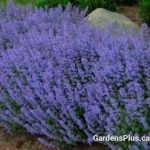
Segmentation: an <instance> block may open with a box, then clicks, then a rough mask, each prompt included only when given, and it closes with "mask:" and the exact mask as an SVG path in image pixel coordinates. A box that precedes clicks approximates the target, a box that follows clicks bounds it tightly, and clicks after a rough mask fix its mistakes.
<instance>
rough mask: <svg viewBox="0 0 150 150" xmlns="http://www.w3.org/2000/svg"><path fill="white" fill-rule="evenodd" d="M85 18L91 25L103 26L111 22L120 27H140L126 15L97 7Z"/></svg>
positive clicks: (128, 28) (137, 28) (136, 28)
mask: <svg viewBox="0 0 150 150" xmlns="http://www.w3.org/2000/svg"><path fill="white" fill-rule="evenodd" d="M87 19H88V21H89V22H90V23H91V24H92V25H94V26H99V27H103V28H104V27H106V26H107V25H109V24H111V23H112V24H115V26H116V25H117V26H118V27H120V28H121V29H127V30H130V29H135V30H139V29H140V27H139V26H138V25H137V24H136V23H134V22H133V21H131V20H130V19H129V18H128V17H126V16H124V15H122V14H119V13H116V12H111V11H108V10H106V9H104V8H97V9H96V10H94V11H93V12H91V13H90V14H89V15H88V16H87Z"/></svg>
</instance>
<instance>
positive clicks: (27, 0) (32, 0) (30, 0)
mask: <svg viewBox="0 0 150 150" xmlns="http://www.w3.org/2000/svg"><path fill="white" fill-rule="evenodd" d="M7 1H10V0H0V3H4V4H6V2H7ZM12 1H14V2H15V3H19V4H23V5H24V4H28V3H32V4H34V5H35V4H36V3H37V2H38V0H12Z"/></svg>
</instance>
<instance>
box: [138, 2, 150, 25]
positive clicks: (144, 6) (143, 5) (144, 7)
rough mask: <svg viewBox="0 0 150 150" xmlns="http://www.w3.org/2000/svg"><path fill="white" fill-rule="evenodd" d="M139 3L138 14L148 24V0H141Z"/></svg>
mask: <svg viewBox="0 0 150 150" xmlns="http://www.w3.org/2000/svg"><path fill="white" fill-rule="evenodd" d="M139 5H140V16H141V17H142V20H143V22H145V23H147V24H148V25H149V26H150V0H141V1H140V2H139Z"/></svg>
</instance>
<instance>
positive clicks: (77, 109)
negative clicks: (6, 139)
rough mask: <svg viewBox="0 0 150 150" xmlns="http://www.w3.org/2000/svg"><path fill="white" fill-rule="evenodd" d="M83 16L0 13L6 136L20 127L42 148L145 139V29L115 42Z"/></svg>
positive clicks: (148, 102)
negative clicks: (108, 138) (102, 138)
mask: <svg viewBox="0 0 150 150" xmlns="http://www.w3.org/2000/svg"><path fill="white" fill-rule="evenodd" d="M85 14H86V12H80V11H79V9H78V8H72V7H71V6H70V5H68V7H67V8H66V9H65V10H63V9H62V8H61V6H59V7H57V8H52V9H49V10H45V9H34V10H33V9H32V7H24V8H22V7H21V6H16V5H13V4H8V5H7V7H6V9H0V124H1V125H2V126H4V127H5V128H6V129H7V130H8V131H12V130H14V129H13V128H14V127H15V128H17V127H19V128H20V127H21V128H23V129H25V130H26V131H27V132H29V133H31V134H34V135H38V137H39V141H40V142H42V143H44V144H47V145H49V146H57V145H61V146H65V145H66V144H67V145H74V144H76V143H78V142H82V143H89V144H91V143H92V142H93V140H92V137H93V135H95V134H98V135H107V134H110V135H122V134H124V133H125V134H127V133H129V134H139V135H140V136H141V135H144V134H150V120H149V117H148V114H149V113H150V111H149V107H150V31H149V29H148V27H147V26H146V25H143V27H142V28H141V31H140V32H139V33H131V32H130V33H129V32H121V33H118V34H117V35H116V34H114V33H113V30H112V28H108V29H107V30H105V31H104V30H102V29H99V28H98V29H97V28H93V27H91V26H90V25H89V24H88V23H87V22H86V19H85ZM141 128H142V130H141ZM108 144H109V145H110V147H111V148H112V149H113V148H114V149H115V148H116V147H119V148H120V147H123V146H124V147H128V148H131V149H132V148H133V147H135V146H138V145H140V146H143V147H144V148H145V147H146V146H147V147H148V143H146V144H145V143H144V144H143V143H135V144H131V143H130V144H126V145H121V144H119V143H118V144H114V143H108Z"/></svg>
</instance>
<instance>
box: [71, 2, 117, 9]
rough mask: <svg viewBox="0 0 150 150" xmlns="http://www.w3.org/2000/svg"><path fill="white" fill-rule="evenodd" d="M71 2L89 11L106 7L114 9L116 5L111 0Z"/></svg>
mask: <svg viewBox="0 0 150 150" xmlns="http://www.w3.org/2000/svg"><path fill="white" fill-rule="evenodd" d="M72 3H73V4H75V5H78V6H79V7H80V8H82V9H85V8H86V7H88V8H89V11H92V10H94V9H96V8H101V7H103V8H106V9H109V10H116V9H117V7H116V6H117V5H116V2H115V1H113V0H72Z"/></svg>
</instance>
